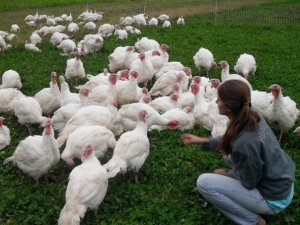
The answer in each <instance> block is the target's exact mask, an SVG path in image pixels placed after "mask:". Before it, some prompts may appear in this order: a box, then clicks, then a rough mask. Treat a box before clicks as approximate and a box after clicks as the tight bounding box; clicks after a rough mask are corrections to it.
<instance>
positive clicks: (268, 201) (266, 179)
mask: <svg viewBox="0 0 300 225" xmlns="http://www.w3.org/2000/svg"><path fill="white" fill-rule="evenodd" d="M250 102H251V94H250V90H249V88H248V86H247V85H246V84H245V83H243V82H242V81H239V80H228V81H226V82H224V83H222V85H221V86H220V87H219V89H218V99H217V101H216V103H217V105H218V108H219V113H220V114H222V115H226V116H228V117H229V124H228V128H227V130H226V132H225V134H224V135H223V136H222V137H221V138H220V139H214V138H206V137H198V136H195V135H192V134H183V135H182V137H181V138H182V140H183V142H184V143H185V144H202V147H203V149H204V150H217V151H219V152H221V153H222V154H224V159H225V160H226V161H228V162H229V163H230V166H231V167H232V168H231V169H230V170H226V169H216V170H214V171H213V173H204V174H201V175H200V176H199V178H198V180H197V188H198V190H199V192H200V193H201V194H202V195H203V197H204V198H205V199H207V200H208V201H209V202H210V203H212V204H213V205H214V206H215V207H216V208H217V209H218V210H219V211H220V212H221V213H223V214H224V215H225V216H227V217H228V218H229V219H231V220H232V221H233V222H235V223H236V224H242V225H246V224H258V225H264V224H266V221H265V220H264V219H263V218H262V217H261V216H260V214H265V215H266V214H267V215H271V214H274V213H278V212H280V211H282V210H283V209H284V208H286V207H287V206H288V205H289V204H290V203H291V201H292V198H293V194H294V185H293V184H294V177H295V165H294V162H293V161H292V160H291V158H290V157H289V156H288V155H287V154H286V153H285V152H284V151H283V150H282V149H281V147H280V145H279V143H278V141H277V139H276V137H275V135H274V133H273V132H272V130H271V129H270V127H269V126H268V125H267V123H266V122H265V120H264V119H263V118H261V117H259V115H258V114H257V113H256V112H254V111H252V110H251V103H250Z"/></svg>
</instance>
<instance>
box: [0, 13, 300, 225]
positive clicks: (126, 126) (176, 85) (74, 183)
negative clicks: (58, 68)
mask: <svg viewBox="0 0 300 225" xmlns="http://www.w3.org/2000/svg"><path fill="white" fill-rule="evenodd" d="M102 14H103V13H99V12H92V11H90V10H86V11H84V12H83V13H82V14H81V15H79V16H78V17H77V21H80V22H78V23H75V22H74V21H73V17H72V14H69V15H67V14H63V15H61V16H57V17H55V16H47V15H39V14H38V13H36V15H28V16H26V18H25V19H24V22H25V24H26V26H30V27H36V26H37V24H40V25H41V24H43V23H44V24H45V26H42V27H41V26H40V28H39V29H38V30H35V31H34V32H32V34H31V36H30V37H29V38H28V40H27V41H26V43H25V45H24V48H25V49H27V50H30V51H35V52H40V51H41V50H40V48H39V45H40V43H42V42H43V41H45V40H46V38H48V37H50V39H49V41H50V42H51V43H52V45H53V46H55V47H56V48H57V50H58V52H59V53H60V54H62V55H67V56H68V57H69V58H68V59H67V61H66V67H65V73H64V74H63V75H59V76H58V75H57V74H56V72H55V71H49V86H48V87H44V88H43V89H41V90H39V91H37V92H36V93H35V94H34V96H26V95H25V94H24V93H22V91H21V89H22V82H21V80H22V79H21V78H20V75H19V74H18V72H17V71H14V70H8V71H5V72H4V73H3V75H2V83H1V85H0V96H1V98H0V113H1V114H6V115H7V116H10V117H11V118H16V119H17V120H18V122H19V123H20V124H21V125H24V126H26V127H27V128H28V132H29V136H28V137H26V138H25V139H23V140H22V141H20V143H19V144H18V146H17V148H16V150H15V151H14V153H13V154H12V155H11V156H10V157H8V158H6V159H5V160H4V162H3V164H4V165H6V164H8V163H9V162H11V163H13V164H14V165H16V166H17V167H18V168H19V169H21V170H22V171H23V172H24V173H26V174H28V175H29V176H31V177H32V178H33V179H34V180H36V181H37V182H38V181H39V179H40V178H41V177H42V176H43V175H46V174H47V172H48V171H49V169H50V168H52V167H54V166H55V165H57V164H58V162H59V161H60V159H62V160H64V162H65V163H67V164H68V165H70V166H73V167H74V168H73V170H72V171H71V173H70V175H69V182H68V186H67V189H66V193H65V205H64V207H63V208H62V209H61V213H60V215H59V216H58V224H59V225H67V224H72V225H76V224H80V221H81V220H82V219H83V218H84V215H85V213H86V211H87V210H88V209H93V210H94V209H97V208H98V206H99V205H100V204H101V202H102V201H103V199H104V198H105V195H106V192H107V188H108V180H109V179H111V178H114V177H115V176H116V175H117V174H119V173H126V172H128V171H132V172H134V174H135V181H136V182H138V172H139V170H140V169H141V168H142V166H143V164H144V162H145V161H146V160H147V157H148V155H149V154H151V153H150V149H151V143H150V142H149V139H148V136H147V134H148V132H151V131H152V130H159V131H161V130H164V129H179V130H181V131H184V130H188V129H193V127H194V126H195V125H200V126H202V127H203V128H205V129H207V130H208V131H209V132H211V136H212V137H220V136H222V135H223V134H224V132H225V130H226V128H227V123H228V118H227V117H226V116H224V115H220V114H219V112H218V108H217V104H216V98H217V89H218V87H219V86H220V84H221V83H222V82H226V81H227V80H229V79H239V80H242V81H243V82H245V83H246V84H247V85H248V86H249V88H250V90H251V98H252V102H251V105H252V108H253V110H255V111H257V112H258V113H259V114H260V115H261V116H263V117H264V118H265V119H266V121H268V122H269V123H270V124H271V125H272V126H273V125H276V126H278V128H279V129H280V135H279V141H281V138H282V134H284V133H286V132H289V131H290V130H291V129H292V128H294V126H295V122H296V120H297V118H298V116H299V109H298V108H297V106H296V103H295V101H293V100H292V99H291V98H290V97H288V96H284V94H283V90H282V87H281V86H280V85H279V84H271V85H270V87H269V90H270V91H269V92H264V91H259V90H254V89H253V88H252V85H251V83H250V82H249V80H248V78H249V76H252V75H253V74H255V72H256V68H257V65H256V60H255V58H254V56H253V55H251V54H247V53H244V54H241V55H240V56H239V58H238V59H237V61H236V64H235V65H234V67H233V69H234V71H235V72H236V74H231V73H230V66H229V64H228V62H227V61H225V60H222V61H220V62H219V63H217V62H216V61H215V58H214V56H213V54H212V52H211V51H210V50H208V49H206V48H204V47H201V48H199V50H198V51H197V52H195V54H194V56H192V57H191V58H192V59H193V61H194V64H195V66H196V67H197V68H198V69H199V71H202V72H203V71H205V72H204V74H205V76H199V75H193V74H192V72H191V69H190V68H188V67H186V66H184V65H183V64H182V63H181V62H178V61H169V53H168V49H169V46H168V43H158V42H157V41H156V40H154V39H149V38H147V37H142V38H140V39H137V41H136V42H135V43H133V44H132V46H119V47H117V48H115V49H114V50H113V51H112V52H111V54H110V55H109V56H108V61H109V64H108V65H107V68H106V69H104V71H103V72H102V73H100V74H97V75H91V74H88V73H87V72H88V71H86V70H85V67H84V64H83V62H82V61H81V57H84V56H85V55H87V54H97V52H99V51H101V49H102V48H103V45H104V42H105V39H106V38H108V37H110V36H115V37H116V38H117V39H120V40H123V39H126V38H127V37H128V33H131V34H133V35H141V31H140V30H139V29H138V28H139V27H141V26H159V25H161V26H162V27H163V28H164V29H170V28H171V26H172V24H171V21H172V20H171V18H170V17H169V16H168V15H166V14H162V15H160V16H158V17H153V18H148V17H147V16H146V15H145V14H138V15H134V16H132V17H131V16H127V17H121V18H120V23H119V24H118V25H112V24H108V23H105V24H102V25H100V26H99V28H98V29H97V26H96V24H95V22H96V21H100V20H101V19H102V17H103V15H102ZM63 21H64V22H68V23H69V24H68V25H67V26H64V25H60V23H62V22H63ZM174 24H175V25H176V26H185V21H184V18H183V17H179V18H178V19H177V21H176V20H175V22H174ZM79 30H85V31H86V32H91V33H88V34H86V35H85V36H84V38H83V39H82V40H80V41H78V42H75V41H74V40H73V39H72V38H73V37H74V35H75V34H76V33H77V32H79ZM18 32H20V27H19V26H18V25H17V24H13V25H11V30H10V32H6V31H0V51H2V52H4V51H6V50H7V49H9V48H10V47H11V44H10V42H11V41H12V40H13V39H14V38H16V37H17V34H18ZM64 32H66V33H64ZM95 32H96V33H95ZM218 65H219V66H220V68H221V69H222V72H221V74H220V77H221V80H219V79H216V78H213V77H211V76H210V74H209V73H210V70H212V69H215V68H217V67H218ZM71 80H74V81H72V83H73V84H74V83H76V85H75V86H74V87H70V86H69V84H68V81H71ZM82 81H84V82H85V83H83V82H82ZM79 82H81V83H82V84H81V85H79V84H78V83H79ZM69 83H71V82H69ZM74 88H75V89H74ZM71 90H77V91H73V92H72V91H71ZM13 116H14V117H13ZM36 125H40V126H42V127H43V129H44V130H43V133H42V134H41V135H32V134H33V133H32V128H33V126H36ZM299 131H300V129H299V127H298V128H296V129H295V131H294V132H295V133H296V134H297V135H299V133H300V132H299ZM10 142H11V138H10V130H9V128H8V127H7V126H5V120H4V117H0V150H3V149H5V148H6V147H7V146H9V145H10ZM109 149H113V154H112V157H111V158H110V159H109V160H108V161H107V162H105V163H104V164H103V165H102V164H101V163H100V160H102V159H104V157H105V155H106V153H107V151H108V150H109ZM79 160H81V163H79Z"/></svg>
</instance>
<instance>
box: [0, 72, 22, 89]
mask: <svg viewBox="0 0 300 225" xmlns="http://www.w3.org/2000/svg"><path fill="white" fill-rule="evenodd" d="M22 86H23V85H22V82H21V78H20V75H19V73H18V72H17V71H15V70H7V71H5V72H4V73H3V75H2V84H1V85H0V89H2V88H18V89H21V88H22Z"/></svg>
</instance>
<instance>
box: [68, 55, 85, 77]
mask: <svg viewBox="0 0 300 225" xmlns="http://www.w3.org/2000/svg"><path fill="white" fill-rule="evenodd" d="M65 77H66V79H72V78H75V79H76V80H78V79H82V78H85V77H86V74H85V69H84V66H83V63H82V61H81V59H80V54H79V53H77V54H76V56H75V58H71V59H68V60H67V66H66V71H65Z"/></svg>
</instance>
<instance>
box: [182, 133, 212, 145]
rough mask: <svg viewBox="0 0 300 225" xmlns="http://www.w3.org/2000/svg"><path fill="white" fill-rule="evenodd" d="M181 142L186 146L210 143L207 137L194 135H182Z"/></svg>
mask: <svg viewBox="0 0 300 225" xmlns="http://www.w3.org/2000/svg"><path fill="white" fill-rule="evenodd" d="M181 140H182V141H183V143H184V144H188V145H190V144H203V143H208V141H209V139H208V138H207V137H198V136H196V135H193V134H183V135H181Z"/></svg>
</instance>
